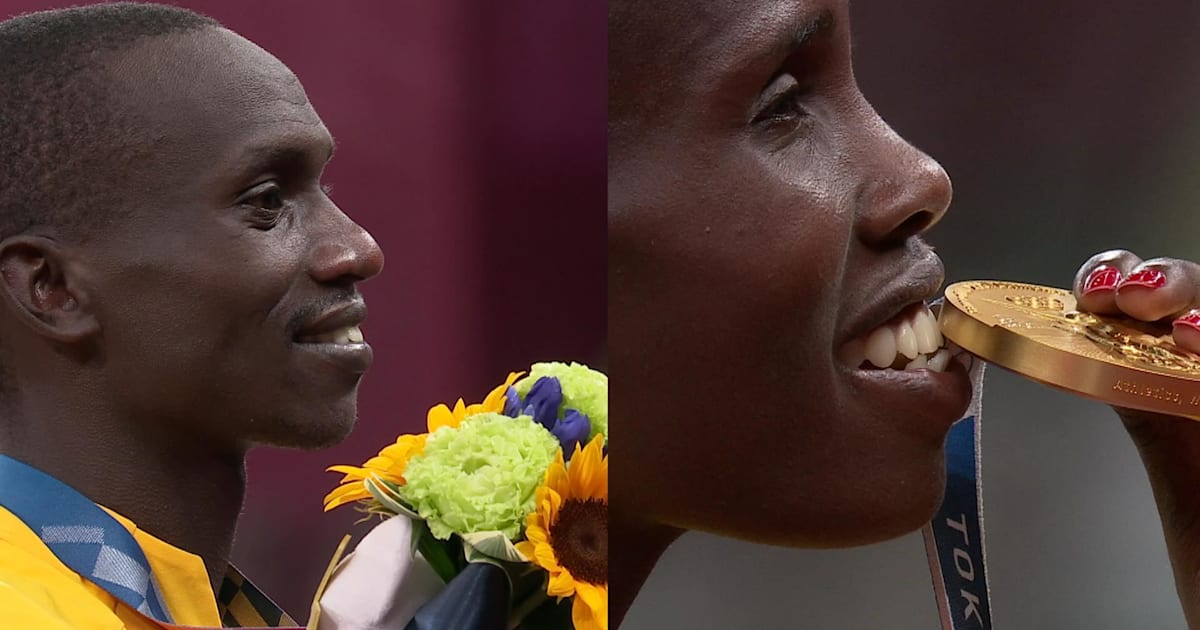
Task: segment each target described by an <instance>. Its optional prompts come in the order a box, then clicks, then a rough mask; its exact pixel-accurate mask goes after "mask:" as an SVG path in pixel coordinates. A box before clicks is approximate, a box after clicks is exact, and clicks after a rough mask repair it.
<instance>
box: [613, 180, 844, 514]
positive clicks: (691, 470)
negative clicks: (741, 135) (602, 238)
mask: <svg viewBox="0 0 1200 630" xmlns="http://www.w3.org/2000/svg"><path fill="white" fill-rule="evenodd" d="M743 164H745V165H748V168H742V169H734V168H731V167H723V168H721V169H718V170H717V171H716V172H718V173H721V174H722V177H721V179H719V180H718V179H717V178H715V177H712V176H711V175H704V176H694V177H688V178H687V180H688V181H691V182H705V185H695V186H692V187H689V188H688V189H686V190H681V191H678V192H677V193H676V194H673V195H671V196H670V198H671V199H672V203H671V204H670V205H663V206H659V207H641V208H633V209H630V208H625V209H622V213H621V214H620V215H618V216H615V217H613V218H612V219H611V220H610V298H609V299H610V307H609V308H610V311H609V312H610V318H609V321H610V352H611V355H612V358H611V362H612V370H613V374H614V378H616V379H617V380H619V381H620V382H621V387H614V388H613V390H612V393H611V396H612V401H613V402H612V406H613V408H614V412H613V413H614V415H619V416H623V417H630V418H637V419H639V420H640V421H641V422H640V424H639V425H638V428H637V431H638V435H639V440H637V441H635V442H632V443H625V444H623V445H622V449H623V450H625V453H624V454H623V455H624V456H625V457H627V458H629V460H631V461H632V462H633V463H631V464H630V465H629V466H628V467H627V468H628V469H629V470H631V471H638V472H636V473H635V472H631V473H630V474H631V475H637V476H638V479H636V480H634V479H630V480H628V482H627V483H628V485H629V486H631V487H632V486H635V485H636V484H637V483H641V484H645V483H646V479H645V471H646V470H655V471H656V472H655V473H654V477H655V480H654V481H653V482H651V483H652V484H653V485H654V489H648V488H647V487H646V486H644V485H643V486H642V487H643V488H646V489H644V490H641V491H638V494H639V496H640V498H641V500H643V501H644V502H645V504H644V505H642V506H641V509H644V510H649V511H655V510H656V509H657V510H662V511H664V512H672V511H676V510H681V511H687V512H691V513H693V514H695V513H696V512H694V510H698V511H701V512H702V511H704V510H706V509H709V508H710V507H711V508H712V509H720V508H719V506H718V505H717V504H714V503H713V502H712V500H711V495H709V496H708V497H707V498H705V497H704V496H700V495H703V494H704V492H700V495H697V494H694V493H693V492H692V491H691V490H689V488H694V485H695V484H696V481H697V479H699V478H708V479H709V480H710V481H708V482H706V483H710V484H711V483H713V481H712V477H711V475H712V474H713V473H714V471H718V472H717V474H718V475H720V476H722V477H723V478H724V476H725V475H728V474H729V471H735V470H736V471H738V474H737V475H733V476H732V477H729V479H730V481H731V483H733V482H734V480H735V479H736V483H737V484H739V485H740V484H752V485H755V486H756V487H760V488H763V489H766V488H771V489H777V484H776V483H775V482H774V481H773V480H772V479H771V477H772V476H776V475H778V473H779V469H778V468H777V464H778V463H779V462H787V461H792V460H793V459H795V458H797V457H801V458H802V457H803V456H804V453H805V451H806V450H807V449H814V450H824V449H825V446H824V444H827V443H828V440H827V439H826V434H827V432H830V431H833V432H836V431H838V430H839V429H840V428H845V427H846V426H847V425H843V424H842V423H839V422H830V421H829V420H830V416H834V415H836V409H837V407H838V404H839V402H838V401H839V398H838V391H837V383H836V382H835V373H834V367H833V363H832V348H833V342H832V333H833V326H834V322H835V318H836V313H837V311H838V307H839V300H840V298H839V290H838V287H839V284H840V279H841V275H842V268H843V261H844V254H845V251H846V248H847V241H848V238H849V236H850V225H849V221H848V219H847V217H848V216H849V213H847V212H843V211H842V210H841V209H840V208H838V207H837V203H838V199H837V198H835V197H831V196H829V195H828V194H822V193H821V192H820V190H819V189H820V188H821V185H820V183H819V182H807V183H805V182H797V181H796V180H794V179H789V178H787V177H786V173H780V172H778V171H772V170H768V169H762V168H753V167H756V166H760V165H758V164H756V163H754V162H753V161H751V162H748V163H747V162H743ZM825 186H828V183H826V184H825ZM665 197H668V196H667V195H661V194H655V195H646V196H645V198H651V199H653V198H657V199H662V198H665ZM751 461H758V462H775V464H772V465H770V466H764V467H756V466H751V465H748V464H747V462H751ZM722 471H723V472H722ZM614 474H615V475H616V474H619V473H614ZM743 474H748V475H750V478H747V477H743V476H741V475H743ZM616 483H618V484H619V483H620V481H618V482H616ZM718 485H719V484H718ZM708 487H709V488H710V489H711V488H712V485H709V486H708ZM726 490H727V491H728V492H729V493H730V495H729V496H734V495H736V494H738V493H743V494H744V492H745V489H744V488H741V489H739V487H729V488H725V489H724V490H722V492H724V491H726ZM614 494H615V493H614ZM652 503H658V505H657V506H653V505H651V504H652ZM668 503H671V504H674V507H669V506H668V505H667V504H668ZM685 504H686V507H685ZM677 513H678V512H677ZM663 517H664V518H669V517H667V516H666V515H665V514H664V515H663Z"/></svg>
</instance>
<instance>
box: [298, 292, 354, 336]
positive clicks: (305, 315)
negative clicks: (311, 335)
mask: <svg viewBox="0 0 1200 630" xmlns="http://www.w3.org/2000/svg"><path fill="white" fill-rule="evenodd" d="M361 301H363V299H362V295H360V294H359V292H358V291H356V290H353V289H351V290H348V291H341V292H338V293H333V294H330V295H326V296H323V297H321V298H320V299H319V300H317V301H315V302H311V303H309V304H305V305H304V306H301V307H300V308H298V309H296V312H295V313H293V314H292V316H291V317H290V318H288V323H287V331H288V334H289V335H291V336H295V335H296V334H297V333H299V332H300V331H301V330H303V329H304V327H305V325H307V324H308V323H309V322H311V321H312V320H314V319H316V318H317V317H320V316H321V315H322V314H324V313H327V312H329V311H331V310H333V309H335V308H338V307H340V306H345V305H347V304H352V303H355V302H361Z"/></svg>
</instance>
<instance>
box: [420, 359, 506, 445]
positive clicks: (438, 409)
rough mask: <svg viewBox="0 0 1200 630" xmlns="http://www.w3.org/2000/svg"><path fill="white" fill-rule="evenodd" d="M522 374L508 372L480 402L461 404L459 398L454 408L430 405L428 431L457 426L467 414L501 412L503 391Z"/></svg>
mask: <svg viewBox="0 0 1200 630" xmlns="http://www.w3.org/2000/svg"><path fill="white" fill-rule="evenodd" d="M524 374H525V373H524V372H510V373H509V375H508V378H507V379H505V380H504V383H502V384H500V385H499V386H497V387H496V388H495V389H493V390H492V391H491V393H489V394H488V395H487V397H486V398H484V399H483V402H481V403H477V404H474V405H466V404H463V399H461V398H459V399H458V402H457V403H455V405H454V409H450V407H448V406H446V405H445V404H441V405H434V406H433V407H430V409H429V413H428V414H427V415H426V420H425V423H426V426H427V427H428V429H429V432H430V433H433V432H434V431H437V430H438V429H440V428H441V427H451V428H458V425H459V424H462V421H463V418H466V417H467V416H474V415H476V414H481V413H503V412H504V394H505V392H507V391H508V388H509V387H512V384H513V383H515V382H516V381H517V379H518V378H521V376H523V375H524Z"/></svg>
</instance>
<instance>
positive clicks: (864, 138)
mask: <svg viewBox="0 0 1200 630" xmlns="http://www.w3.org/2000/svg"><path fill="white" fill-rule="evenodd" d="M608 173H609V190H608V196H609V323H610V326H609V329H610V340H609V349H610V353H611V357H612V358H611V362H612V367H611V374H612V376H613V378H614V380H615V381H616V382H617V383H619V384H620V386H619V387H614V388H613V389H612V391H611V393H610V401H611V405H612V407H613V409H614V411H613V413H614V415H617V416H620V417H625V418H631V419H632V420H631V421H632V422H635V423H636V433H637V439H636V440H628V441H620V442H619V443H618V444H617V445H616V447H615V448H617V449H618V450H620V453H619V458H620V459H621V461H622V462H623V463H622V465H620V466H617V467H615V468H614V469H613V470H612V480H611V481H612V486H613V490H612V494H611V498H610V500H611V506H610V507H611V513H610V525H611V536H612V537H613V539H614V544H612V545H611V547H610V549H611V550H612V551H611V554H610V565H611V568H610V575H611V576H612V578H611V580H610V595H611V598H612V599H611V601H610V620H611V621H612V622H613V625H614V627H616V626H619V625H620V622H621V620H622V619H623V617H624V616H625V614H626V612H627V611H628V608H629V607H630V605H631V604H632V603H633V601H634V598H635V597H636V595H637V592H638V591H639V590H640V588H641V586H642V584H643V583H644V580H645V579H646V577H647V576H648V575H649V573H650V571H651V570H652V569H653V567H654V565H655V563H656V562H657V561H658V558H659V557H660V555H661V554H662V552H663V551H664V550H665V549H666V548H667V547H668V546H669V545H670V544H671V543H672V542H673V541H674V540H675V539H676V538H677V537H678V536H679V535H680V534H682V533H683V532H685V531H687V530H701V531H707V532H712V533H717V534H721V535H726V536H733V537H737V538H741V539H745V540H751V541H756V542H764V543H770V544H777V545H787V546H796V547H826V548H828V547H841V546H851V545H859V544H866V543H871V542H876V541H880V540H884V539H887V538H891V537H894V536H898V535H900V534H904V533H907V532H909V531H913V530H915V529H917V528H919V527H920V526H922V525H923V524H924V523H926V522H927V521H928V520H929V518H930V517H931V516H932V514H933V512H934V510H935V509H936V507H937V506H938V504H939V502H940V500H941V494H942V490H943V488H944V482H945V469H944V451H943V445H944V439H945V435H946V431H947V429H948V428H949V426H950V424H951V423H952V422H953V421H954V420H957V419H958V418H959V417H961V413H962V411H963V410H964V409H965V407H966V405H967V402H968V399H969V394H970V388H969V383H967V382H966V379H965V375H964V374H963V373H962V371H961V370H957V371H956V370H951V372H950V373H947V374H935V373H932V372H929V371H924V370H919V371H916V372H900V371H894V370H887V371H879V370H866V371H864V370H860V369H856V366H855V365H847V364H845V362H844V361H842V360H841V359H840V357H841V356H843V351H844V350H845V348H846V346H847V344H848V342H849V340H851V339H854V338H855V337H856V336H858V335H861V334H863V332H864V331H867V330H870V329H871V328H873V327H875V326H878V325H880V324H881V323H883V322H884V321H885V320H888V318H889V317H892V316H893V315H894V314H895V313H896V312H897V311H898V310H901V309H903V308H905V305H910V304H911V303H913V302H919V301H921V300H926V299H929V298H932V297H934V296H935V295H936V293H937V290H938V288H939V285H940V283H941V281H942V277H943V276H942V269H941V265H940V261H938V260H937V258H936V256H934V255H933V254H932V252H931V251H930V250H929V249H928V246H927V245H925V243H924V242H923V241H922V240H921V238H920V237H921V234H922V233H923V232H924V231H925V230H927V229H928V228H929V227H930V226H932V225H933V224H934V223H936V222H937V221H938V220H939V219H940V218H941V217H942V215H943V214H944V213H945V211H946V210H947V208H948V206H949V203H950V182H949V179H948V178H947V176H946V174H945V173H944V172H943V171H942V169H941V168H940V166H938V164H937V163H936V162H934V161H933V160H932V159H931V158H929V156H927V155H925V154H923V153H922V152H920V151H919V150H917V149H916V148H914V147H913V146H912V145H911V144H909V143H907V142H905V141H904V140H903V139H901V138H900V137H899V136H897V135H896V134H895V133H894V132H893V131H892V130H891V129H890V128H889V127H888V126H887V125H886V123H885V122H884V121H883V120H882V119H881V118H880V117H879V116H878V114H877V113H876V112H875V111H874V110H873V109H872V108H871V106H870V105H869V104H868V103H867V101H866V100H865V98H864V97H863V95H862V94H861V92H860V91H859V89H858V86H857V85H856V83H855V80H854V75H853V71H852V67H851V60H850V25H849V18H848V13H847V7H846V3H845V2H842V1H838V0H793V1H786V2H779V1H775V0H760V1H750V2H745V1H739V2H734V1H732V0H730V1H728V2H724V1H713V2H705V3H692V2H684V1H683V0H658V1H651V2H646V1H643V2H619V1H618V2H613V3H610V16H609V170H608ZM1172 264H1175V265H1183V263H1178V262H1175V263H1172ZM1188 265H1190V263H1189V264H1188ZM1187 268H1188V269H1189V271H1188V273H1187V275H1184V276H1181V277H1183V278H1186V279H1187V280H1186V281H1180V286H1186V287H1188V288H1187V291H1189V292H1188V293H1187V294H1186V295H1183V294H1181V295H1178V296H1175V297H1176V299H1175V300H1174V301H1171V302H1169V303H1168V304H1167V305H1166V306H1164V307H1163V308H1162V309H1160V311H1157V312H1142V311H1139V310H1138V308H1139V305H1141V302H1140V298H1145V299H1161V297H1159V298H1152V297H1150V296H1148V294H1147V295H1142V296H1139V295H1138V291H1137V289H1136V288H1130V290H1128V291H1126V292H1125V298H1124V299H1123V300H1122V302H1121V304H1120V307H1121V308H1122V309H1124V310H1125V311H1126V312H1128V311H1133V312H1135V313H1137V314H1139V315H1140V316H1143V317H1146V316H1151V315H1153V316H1155V317H1163V316H1168V315H1169V314H1170V313H1171V312H1173V311H1172V310H1175V311H1177V310H1179V309H1183V308H1185V307H1187V306H1188V305H1190V304H1196V303H1200V299H1197V295H1194V294H1193V293H1194V291H1195V287H1197V286H1200V273H1198V272H1195V271H1191V269H1192V266H1188V267H1187ZM1180 273H1182V272H1180ZM1171 286H1172V285H1168V287H1167V288H1166V289H1160V291H1167V292H1170V291H1174V290H1176V289H1172V288H1171ZM1179 290H1181V291H1182V290H1183V289H1179ZM1159 295H1160V296H1161V295H1165V294H1159ZM1083 306H1084V308H1094V309H1097V310H1103V307H1104V305H1103V304H1090V303H1089V302H1088V301H1086V300H1085V301H1084V302H1083ZM1114 307H1115V305H1114ZM1183 334H1186V331H1185V332H1184V333H1183ZM1197 341H1198V342H1200V334H1198V335H1197ZM1195 347H1196V348H1197V349H1198V350H1200V343H1197V345H1196V346H1195ZM1123 417H1124V418H1125V421H1126V426H1127V427H1129V429H1130V432H1131V434H1132V435H1133V436H1134V438H1135V442H1136V443H1138V444H1139V448H1140V449H1141V450H1142V454H1143V458H1144V459H1145V461H1146V464H1147V469H1148V470H1149V471H1150V475H1151V480H1152V482H1153V485H1154V489H1155V494H1156V497H1158V499H1159V505H1160V509H1161V510H1162V513H1163V515H1164V528H1165V529H1166V531H1167V540H1168V546H1169V548H1170V549H1171V552H1172V558H1173V561H1174V563H1175V567H1176V576H1177V580H1178V581H1179V584H1180V585H1181V586H1180V589H1181V594H1183V596H1184V600H1185V602H1187V601H1189V600H1195V599H1196V597H1195V593H1196V587H1195V586H1194V585H1195V584H1196V583H1197V582H1198V581H1200V580H1198V579H1197V576H1200V545H1197V544H1195V543H1194V542H1191V541H1192V540H1194V539H1195V536H1194V535H1193V530H1194V529H1195V528H1196V527H1197V524H1196V523H1197V520H1198V519H1197V518H1196V516H1197V512H1198V508H1197V507H1196V506H1195V505H1193V504H1195V503H1196V502H1195V501H1194V500H1189V499H1191V495H1189V494H1188V490H1189V489H1194V488H1195V487H1197V484H1198V483H1200V471H1198V470H1200V469H1198V467H1197V465H1196V464H1195V462H1200V425H1196V424H1194V423H1192V422H1191V421H1186V422H1185V421H1180V420H1178V419H1174V418H1162V417H1158V418H1147V417H1146V416H1144V415H1136V414H1133V413H1129V412H1123ZM1193 429H1194V430H1193ZM1185 434H1186V435H1185ZM1192 434H1195V435H1192ZM1163 435H1166V436H1167V437H1166V438H1163V437H1162V436H1163ZM1186 436H1191V438H1190V439H1188V438H1187V437H1186ZM1188 608H1189V613H1188V614H1189V618H1195V616H1196V614H1197V613H1195V612H1191V608H1192V606H1191V605H1189V606H1188Z"/></svg>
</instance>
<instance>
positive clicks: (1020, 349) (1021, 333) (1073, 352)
mask: <svg viewBox="0 0 1200 630" xmlns="http://www.w3.org/2000/svg"><path fill="white" fill-rule="evenodd" d="M938 323H939V325H940V326H941V329H942V334H943V335H945V336H946V338H947V339H949V340H950V341H953V342H954V343H955V344H957V345H959V346H961V347H962V348H963V349H964V350H966V351H968V352H970V353H971V354H974V355H976V356H979V357H982V358H983V359H984V360H986V361H988V362H990V363H994V364H996V365H999V366H1000V367H1003V368H1007V369H1009V370H1012V371H1014V372H1016V373H1018V374H1021V375H1023V376H1027V377H1029V378H1031V379H1034V380H1036V381H1039V382H1042V383H1045V384H1047V385H1052V386H1054V387H1059V388H1061V389H1065V390H1067V391H1070V392H1074V393H1076V394H1081V395H1083V396H1087V397H1089V398H1094V399H1096V400H1100V401H1102V402H1105V403H1108V404H1110V405H1116V406H1119V407H1129V408H1132V409H1142V410H1145V411H1153V412H1157V413H1165V414H1170V415H1173V416H1186V417H1189V418H1194V419H1198V420H1200V356H1198V355H1195V354H1192V353H1191V352H1188V351H1186V350H1183V349H1182V348H1179V347H1178V346H1176V345H1175V344H1174V343H1173V342H1172V340H1171V331H1170V329H1169V327H1164V326H1163V325H1162V324H1154V323H1145V322H1139V321H1136V320H1132V319H1125V318H1118V317H1106V316H1100V315H1093V314H1090V313H1080V312H1078V311H1076V310H1075V296H1073V295H1072V294H1071V292H1070V291H1066V290H1063V289H1055V288H1051V287H1042V286H1037V285H1033V284H1021V283H1019V282H1001V281H991V280H976V281H971V282H959V283H955V284H952V285H950V286H949V287H947V289H946V301H945V304H943V306H942V312H941V314H940V315H939V317H938Z"/></svg>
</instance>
